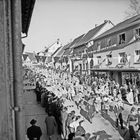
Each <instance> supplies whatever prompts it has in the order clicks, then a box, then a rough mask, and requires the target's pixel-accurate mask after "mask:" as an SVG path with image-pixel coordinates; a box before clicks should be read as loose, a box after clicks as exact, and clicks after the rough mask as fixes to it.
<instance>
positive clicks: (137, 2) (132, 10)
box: [125, 0, 140, 18]
mask: <svg viewBox="0 0 140 140" xmlns="http://www.w3.org/2000/svg"><path fill="white" fill-rule="evenodd" d="M125 14H126V18H130V17H133V16H136V15H138V14H140V0H130V5H129V9H128V10H127V11H126V12H125Z"/></svg>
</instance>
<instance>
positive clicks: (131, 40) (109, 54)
mask: <svg viewBox="0 0 140 140" xmlns="http://www.w3.org/2000/svg"><path fill="white" fill-rule="evenodd" d="M88 52H89V53H93V58H92V59H91V60H90V61H92V62H93V65H92V67H91V72H92V73H94V74H95V73H96V74H97V73H98V74H99V73H106V74H107V75H108V76H110V78H111V79H114V80H115V81H117V82H118V83H119V84H123V83H128V82H131V83H134V84H135V83H136V82H137V81H138V80H139V79H140V74H139V72H140V15H137V16H135V17H132V18H130V19H128V20H125V21H123V22H121V23H119V24H117V25H116V26H114V27H113V28H111V29H110V30H108V31H106V32H105V33H103V34H102V35H100V36H98V37H97V38H95V39H94V44H93V45H92V46H91V48H90V49H89V51H88Z"/></svg>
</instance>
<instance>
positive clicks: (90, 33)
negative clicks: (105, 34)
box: [75, 22, 106, 47]
mask: <svg viewBox="0 0 140 140" xmlns="http://www.w3.org/2000/svg"><path fill="white" fill-rule="evenodd" d="M105 24H106V22H104V23H103V24H101V25H99V26H97V27H95V28H93V29H91V30H90V31H88V32H87V33H86V34H85V35H84V36H83V37H82V38H81V39H80V41H79V42H78V43H76V44H75V47H78V46H80V45H83V44H86V43H87V42H89V41H90V40H92V39H93V37H94V36H95V35H96V34H97V33H98V32H99V31H100V30H101V29H102V28H103V26H104V25H105Z"/></svg>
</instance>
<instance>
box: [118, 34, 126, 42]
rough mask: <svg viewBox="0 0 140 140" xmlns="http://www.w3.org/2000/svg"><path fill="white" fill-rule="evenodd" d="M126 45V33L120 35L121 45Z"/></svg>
mask: <svg viewBox="0 0 140 140" xmlns="http://www.w3.org/2000/svg"><path fill="white" fill-rule="evenodd" d="M124 43H125V33H123V34H120V35H119V44H124Z"/></svg>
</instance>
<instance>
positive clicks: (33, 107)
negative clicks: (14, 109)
mask: <svg viewBox="0 0 140 140" xmlns="http://www.w3.org/2000/svg"><path fill="white" fill-rule="evenodd" d="M24 109H25V129H26V130H27V128H28V127H29V126H30V121H31V120H32V119H36V120H37V123H36V125H38V126H40V127H41V130H42V133H43V135H42V137H41V139H40V140H47V136H46V126H45V117H46V113H45V110H44V108H42V107H41V106H40V104H38V103H37V102H36V95H35V93H34V91H32V90H31V91H26V92H24ZM26 140H28V139H27V136H26Z"/></svg>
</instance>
